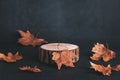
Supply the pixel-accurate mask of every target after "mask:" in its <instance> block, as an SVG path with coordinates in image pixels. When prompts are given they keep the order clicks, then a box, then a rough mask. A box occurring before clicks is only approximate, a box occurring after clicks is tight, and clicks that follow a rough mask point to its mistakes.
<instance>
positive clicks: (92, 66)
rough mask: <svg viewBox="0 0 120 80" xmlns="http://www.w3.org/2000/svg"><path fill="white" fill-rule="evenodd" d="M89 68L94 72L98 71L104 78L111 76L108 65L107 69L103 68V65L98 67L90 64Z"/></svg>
mask: <svg viewBox="0 0 120 80" xmlns="http://www.w3.org/2000/svg"><path fill="white" fill-rule="evenodd" d="M90 64H91V68H92V69H94V70H95V71H98V72H100V73H102V74H103V75H104V76H110V74H111V66H110V64H109V65H108V66H107V67H104V66H103V65H98V64H94V63H92V62H90Z"/></svg>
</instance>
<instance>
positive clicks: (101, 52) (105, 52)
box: [90, 43, 116, 62]
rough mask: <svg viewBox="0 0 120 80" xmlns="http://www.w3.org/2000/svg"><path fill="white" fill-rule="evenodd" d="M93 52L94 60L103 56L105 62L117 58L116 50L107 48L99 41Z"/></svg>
mask: <svg viewBox="0 0 120 80" xmlns="http://www.w3.org/2000/svg"><path fill="white" fill-rule="evenodd" d="M92 52H94V54H93V56H91V57H90V58H91V59H92V60H100V59H101V58H102V59H103V61H105V62H107V61H109V60H111V59H113V58H115V55H116V53H115V52H114V51H112V50H109V49H107V48H106V47H105V46H104V45H103V44H99V43H97V44H95V46H94V47H93V48H92Z"/></svg>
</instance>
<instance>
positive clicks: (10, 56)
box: [0, 52, 22, 62]
mask: <svg viewBox="0 0 120 80" xmlns="http://www.w3.org/2000/svg"><path fill="white" fill-rule="evenodd" d="M21 59H22V56H20V55H19V53H18V52H17V53H16V54H15V55H13V54H12V53H11V52H8V54H7V56H6V55H4V54H3V53H0V60H3V61H6V62H16V60H21Z"/></svg>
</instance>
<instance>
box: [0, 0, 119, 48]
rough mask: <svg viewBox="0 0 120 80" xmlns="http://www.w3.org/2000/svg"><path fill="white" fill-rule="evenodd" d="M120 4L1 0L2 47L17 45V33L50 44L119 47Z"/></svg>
mask: <svg viewBox="0 0 120 80" xmlns="http://www.w3.org/2000/svg"><path fill="white" fill-rule="evenodd" d="M119 21H120V1H119V0H115V1H114V0H0V28H1V29H0V45H1V46H2V45H6V46H7V45H16V44H17V42H16V41H17V38H18V37H19V35H18V33H17V32H16V30H17V29H22V30H27V29H29V30H30V31H31V32H32V33H34V34H36V33H37V32H40V35H39V36H38V37H43V38H45V39H47V40H48V41H49V42H71V43H77V44H84V43H87V44H89V43H90V42H91V44H92V43H94V42H97V41H101V42H103V43H108V44H109V45H111V44H112V45H113V46H114V47H120V46H119V44H118V43H119V41H120V37H119V33H120V32H119V29H120V28H119V27H120V22H119Z"/></svg>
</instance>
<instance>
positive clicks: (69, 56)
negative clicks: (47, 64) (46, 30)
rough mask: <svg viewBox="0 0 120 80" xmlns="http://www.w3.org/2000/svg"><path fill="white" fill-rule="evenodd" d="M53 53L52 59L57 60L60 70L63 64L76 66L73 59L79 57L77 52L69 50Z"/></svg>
mask: <svg viewBox="0 0 120 80" xmlns="http://www.w3.org/2000/svg"><path fill="white" fill-rule="evenodd" d="M52 55H53V56H52V60H53V61H55V63H56V64H57V66H58V69H59V70H60V69H61V66H62V65H65V66H67V67H75V66H74V64H73V59H74V58H76V57H78V56H77V55H75V53H73V52H72V51H69V50H64V51H61V52H53V53H52Z"/></svg>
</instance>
